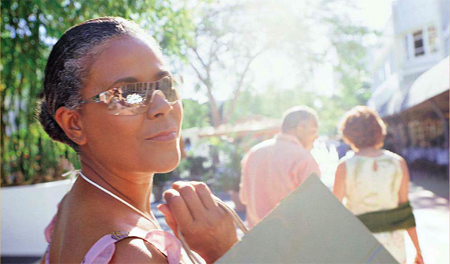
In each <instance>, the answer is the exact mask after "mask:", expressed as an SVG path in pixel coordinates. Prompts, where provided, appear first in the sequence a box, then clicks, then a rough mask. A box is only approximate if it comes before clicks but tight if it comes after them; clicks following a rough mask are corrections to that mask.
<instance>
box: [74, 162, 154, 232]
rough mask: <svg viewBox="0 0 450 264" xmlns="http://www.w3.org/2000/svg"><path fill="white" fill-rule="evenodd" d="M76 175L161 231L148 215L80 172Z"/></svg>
mask: <svg viewBox="0 0 450 264" xmlns="http://www.w3.org/2000/svg"><path fill="white" fill-rule="evenodd" d="M78 174H79V175H80V176H81V177H82V178H83V179H84V180H85V181H87V182H88V183H90V184H92V185H93V186H95V187H97V188H98V189H100V190H101V191H103V192H104V193H106V194H108V195H110V196H111V197H113V198H115V199H116V200H118V201H119V202H121V203H123V204H124V205H126V206H128V207H129V208H131V209H132V210H133V211H135V212H136V213H138V214H140V215H141V216H142V217H144V218H145V219H147V220H148V221H150V222H151V223H152V224H153V225H155V226H156V227H157V228H159V229H162V228H161V226H160V225H159V223H158V222H157V221H155V220H153V219H151V218H150V217H149V216H148V215H146V214H145V213H144V212H142V211H141V210H139V209H137V208H136V207H134V206H133V205H132V204H130V203H129V202H127V201H125V200H124V199H122V198H120V197H119V196H117V195H115V194H114V193H112V192H110V191H108V190H106V189H105V188H103V187H102V186H100V185H98V184H97V183H95V182H94V181H92V180H90V179H89V178H88V177H86V176H85V175H84V174H83V173H82V172H81V171H78Z"/></svg>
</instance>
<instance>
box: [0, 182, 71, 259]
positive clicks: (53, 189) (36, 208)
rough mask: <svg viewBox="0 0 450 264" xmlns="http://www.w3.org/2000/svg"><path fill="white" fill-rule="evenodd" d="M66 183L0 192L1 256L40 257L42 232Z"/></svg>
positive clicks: (66, 189) (23, 187)
mask: <svg viewBox="0 0 450 264" xmlns="http://www.w3.org/2000/svg"><path fill="white" fill-rule="evenodd" d="M69 183H70V181H69V180H64V181H57V182H50V183H40V184H35V185H27V186H13V187H3V188H1V255H2V256H42V255H43V254H44V252H45V250H46V248H47V242H46V241H45V237H44V229H45V227H46V226H47V225H48V224H49V223H50V221H51V219H52V218H53V216H54V215H55V213H56V207H57V205H58V203H59V202H60V201H61V199H62V197H63V196H64V195H65V194H66V193H67V191H68V189H69Z"/></svg>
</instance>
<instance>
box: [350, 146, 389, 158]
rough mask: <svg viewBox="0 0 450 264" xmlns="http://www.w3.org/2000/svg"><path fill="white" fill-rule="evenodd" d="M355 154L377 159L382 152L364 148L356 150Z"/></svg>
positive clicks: (378, 149)
mask: <svg viewBox="0 0 450 264" xmlns="http://www.w3.org/2000/svg"><path fill="white" fill-rule="evenodd" d="M355 154H356V155H360V156H367V157H377V156H380V155H381V154H383V151H382V150H381V149H380V148H377V147H366V148H361V149H358V150H356V151H355Z"/></svg>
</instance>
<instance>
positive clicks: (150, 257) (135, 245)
mask: <svg viewBox="0 0 450 264" xmlns="http://www.w3.org/2000/svg"><path fill="white" fill-rule="evenodd" d="M109 263H167V258H166V256H165V255H164V254H163V253H162V252H161V249H158V248H157V247H156V246H155V245H154V244H153V243H151V242H150V241H147V240H145V239H142V238H140V237H132V236H130V237H127V238H125V239H122V240H120V241H118V242H116V243H115V251H114V254H113V256H112V258H111V261H110V262H109Z"/></svg>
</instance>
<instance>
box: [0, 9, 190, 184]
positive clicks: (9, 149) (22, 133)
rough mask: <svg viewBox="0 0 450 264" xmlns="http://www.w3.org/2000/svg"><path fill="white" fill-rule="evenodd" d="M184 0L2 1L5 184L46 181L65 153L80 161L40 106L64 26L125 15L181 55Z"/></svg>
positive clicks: (186, 29) (186, 16)
mask: <svg viewBox="0 0 450 264" xmlns="http://www.w3.org/2000/svg"><path fill="white" fill-rule="evenodd" d="M186 5H187V4H186V1H129V0H116V1H109V0H99V1H85V0H79V1H74V0H64V1H61V0H60V1H55V0H27V1H18V0H17V1H1V21H2V23H1V43H2V45H1V85H0V91H1V100H0V102H1V115H2V118H1V155H2V163H1V174H2V185H8V184H13V183H17V184H18V183H21V182H24V181H25V182H34V181H42V180H44V178H43V177H44V176H45V175H47V176H53V175H54V174H57V173H60V172H55V171H54V170H53V169H52V168H57V167H58V166H57V165H58V162H59V160H60V158H61V156H65V157H66V158H68V159H69V160H70V161H71V162H72V163H75V164H77V162H78V160H77V156H76V154H75V153H74V151H73V150H71V149H70V148H68V147H66V146H64V145H63V144H60V143H55V142H53V141H52V140H50V138H49V137H48V136H47V135H46V133H45V132H44V131H43V130H42V128H41V127H40V125H39V124H38V122H36V110H37V106H38V103H39V94H40V93H41V91H42V85H41V83H42V79H43V72H44V68H45V63H46V57H47V56H48V54H49V52H50V50H51V47H52V46H53V44H54V43H55V42H56V40H57V38H59V37H60V36H61V35H62V34H63V32H64V31H65V30H67V29H68V28H69V27H71V26H73V25H75V24H77V23H79V22H82V21H84V20H86V19H89V18H94V17H99V16H105V15H109V16H121V17H125V18H128V19H132V20H135V21H137V22H138V23H140V25H141V26H143V27H144V28H147V29H148V30H149V31H150V33H151V34H152V35H153V36H155V37H156V39H157V40H158V41H159V42H160V44H161V46H162V48H163V52H164V53H166V54H167V55H169V56H173V57H180V56H183V54H185V53H186V51H185V49H184V48H183V47H185V46H186V43H187V41H188V40H189V38H190V37H191V36H192V30H193V29H194V27H193V23H192V16H191V14H190V11H189V9H188V8H187V7H186Z"/></svg>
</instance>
